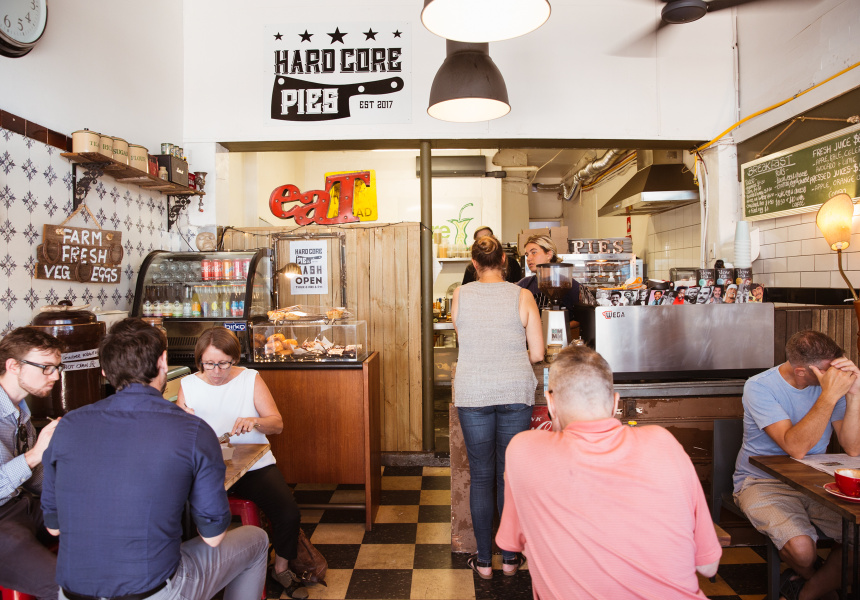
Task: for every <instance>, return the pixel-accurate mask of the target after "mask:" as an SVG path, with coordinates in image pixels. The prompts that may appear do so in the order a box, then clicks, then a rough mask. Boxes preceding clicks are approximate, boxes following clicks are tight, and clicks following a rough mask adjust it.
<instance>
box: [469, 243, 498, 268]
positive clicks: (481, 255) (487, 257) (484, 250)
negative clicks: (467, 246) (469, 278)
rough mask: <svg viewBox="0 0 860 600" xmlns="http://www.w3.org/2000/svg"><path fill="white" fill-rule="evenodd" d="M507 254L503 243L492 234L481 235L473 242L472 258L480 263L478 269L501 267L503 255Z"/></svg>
mask: <svg viewBox="0 0 860 600" xmlns="http://www.w3.org/2000/svg"><path fill="white" fill-rule="evenodd" d="M504 255H505V252H504V250H502V243H501V242H500V241H499V240H497V239H496V238H495V237H494V236H492V235H485V236H483V237H479V238H478V240H477V241H476V242H475V243H474V244H472V259H473V260H474V261H475V262H476V263H478V269H479V270H484V269H501V268H502V265H503V264H504V263H503V262H502V257H503V256H504Z"/></svg>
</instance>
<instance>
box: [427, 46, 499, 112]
mask: <svg viewBox="0 0 860 600" xmlns="http://www.w3.org/2000/svg"><path fill="white" fill-rule="evenodd" d="M446 44H447V57H446V58H445V62H443V63H442V66H441V67H439V71H438V72H437V73H436V77H435V79H433V85H432V86H431V87H430V106H429V108H428V109H427V113H428V114H429V115H430V116H431V117H435V118H436V119H440V120H442V121H456V122H459V123H472V122H475V121H489V120H491V119H498V118H499V117H503V116H505V115H506V114H508V113H509V112H510V110H511V105H510V104H509V103H508V89H507V87H506V86H505V80H504V78H503V77H502V73H501V72H500V71H499V68H498V67H497V66H496V63H494V62H493V59H492V58H490V53H489V51H490V45H489V44H467V43H463V42H455V41H453V40H447V41H446Z"/></svg>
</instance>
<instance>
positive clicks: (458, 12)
mask: <svg viewBox="0 0 860 600" xmlns="http://www.w3.org/2000/svg"><path fill="white" fill-rule="evenodd" d="M550 10H551V9H550V5H549V2H548V1H547V0H424V10H422V11H421V22H422V23H424V27H426V28H427V29H428V30H429V31H431V32H432V33H435V34H436V35H438V36H439V37H443V38H445V39H449V40H456V41H458V42H471V43H480V42H498V41H501V40H509V39H511V38H515V37H517V36H521V35H524V34H526V33H529V32H530V31H534V30H535V29H537V28H538V27H540V26H541V25H543V24H544V23H545V22H546V20H547V19H548V18H549V13H550Z"/></svg>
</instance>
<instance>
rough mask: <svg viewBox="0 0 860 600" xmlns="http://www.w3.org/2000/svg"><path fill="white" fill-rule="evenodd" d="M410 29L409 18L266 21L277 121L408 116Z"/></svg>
mask: <svg viewBox="0 0 860 600" xmlns="http://www.w3.org/2000/svg"><path fill="white" fill-rule="evenodd" d="M409 33H410V25H409V24H408V23H386V22H383V23H328V24H326V23H323V24H319V23H317V24H304V25H296V24H282V25H279V26H267V27H266V35H267V39H268V40H269V48H270V49H269V53H268V59H267V63H268V65H269V69H270V70H269V72H270V73H271V72H274V83H273V85H272V103H271V114H270V116H271V119H273V120H280V121H298V122H309V121H331V120H335V119H339V120H342V122H346V123H407V122H409V121H410V120H411V108H412V100H411V95H410V84H411V72H410V67H411V58H410V51H411V44H410V35H409ZM270 61H274V62H273V63H272V62H270ZM271 67H274V68H273V69H272V68H271Z"/></svg>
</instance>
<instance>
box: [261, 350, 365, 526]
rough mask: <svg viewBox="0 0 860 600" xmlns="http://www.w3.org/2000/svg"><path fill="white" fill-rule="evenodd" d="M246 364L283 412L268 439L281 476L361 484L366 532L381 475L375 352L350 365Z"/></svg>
mask: <svg viewBox="0 0 860 600" xmlns="http://www.w3.org/2000/svg"><path fill="white" fill-rule="evenodd" d="M248 366H250V367H251V368H255V369H257V370H258V372H259V373H260V377H262V379H263V381H265V382H266V385H267V386H269V390H271V392H272V396H274V398H275V403H276V404H277V406H278V410H280V412H281V415H282V416H283V419H284V431H283V433H281V434H280V435H272V436H268V438H269V442H270V443H271V446H272V453H273V454H274V455H275V459H276V460H277V465H278V468H279V469H280V470H281V473H283V475H284V477H285V478H286V480H287V481H288V482H291V483H296V482H300V483H358V484H363V485H364V488H365V528H366V529H367V530H368V531H370V528H371V524H372V523H373V519H374V518H375V517H376V511H377V509H378V508H379V493H380V487H381V479H382V468H381V462H380V420H379V391H380V390H379V387H380V386H379V376H380V372H379V371H380V359H379V353H378V352H374V353H372V354H371V355H370V356H368V357H367V358H366V359H365V360H364V361H363V362H361V363H357V364H353V365H350V364H347V363H344V364H343V365H340V364H336V363H327V364H325V365H316V364H315V365H313V366H312V367H309V368H302V366H301V365H298V364H291V365H289V367H288V368H277V366H275V365H271V366H270V365H266V366H263V365H255V364H249V365H248Z"/></svg>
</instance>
